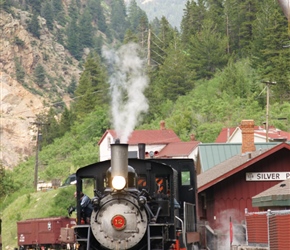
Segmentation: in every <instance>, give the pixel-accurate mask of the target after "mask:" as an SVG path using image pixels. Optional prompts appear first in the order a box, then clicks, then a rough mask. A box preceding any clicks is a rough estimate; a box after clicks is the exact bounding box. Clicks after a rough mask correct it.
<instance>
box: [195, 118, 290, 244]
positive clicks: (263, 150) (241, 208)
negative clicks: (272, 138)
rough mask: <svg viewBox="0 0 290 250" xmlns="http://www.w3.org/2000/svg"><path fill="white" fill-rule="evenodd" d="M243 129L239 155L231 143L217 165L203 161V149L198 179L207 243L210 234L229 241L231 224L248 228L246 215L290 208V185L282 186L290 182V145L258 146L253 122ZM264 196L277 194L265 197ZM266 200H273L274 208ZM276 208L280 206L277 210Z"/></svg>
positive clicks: (261, 144) (247, 122) (199, 156)
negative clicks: (266, 210) (289, 204)
mask: <svg viewBox="0 0 290 250" xmlns="http://www.w3.org/2000/svg"><path fill="white" fill-rule="evenodd" d="M240 128H241V136H242V143H241V147H240V149H239V153H237V150H238V149H237V145H238V144H236V143H233V144H232V143H227V147H228V148H227V150H225V151H224V153H221V154H220V155H221V156H223V157H224V158H223V159H219V160H220V162H219V163H217V164H215V163H212V162H207V161H206V160H205V159H203V158H202V157H203V156H204V155H203V152H202V149H201V150H200V151H199V155H198V159H197V166H196V167H197V170H198V171H199V173H200V174H199V175H198V176H197V187H198V216H199V221H200V223H201V224H203V225H204V231H203V232H201V233H202V234H203V236H204V240H205V241H206V240H207V239H206V237H207V236H206V235H208V234H207V233H208V232H211V234H212V235H214V236H217V235H218V234H220V235H223V236H224V237H228V236H229V235H230V232H229V229H230V227H229V225H230V223H233V224H234V225H236V227H238V226H239V227H240V228H241V229H243V228H245V221H246V220H245V219H246V215H245V211H249V212H260V211H261V210H265V209H269V208H271V209H275V210H276V209H287V208H289V207H288V206H287V202H289V200H287V199H289V195H290V187H289V184H288V183H284V184H285V186H284V185H283V183H282V182H283V181H286V180H287V179H288V178H290V144H289V141H286V140H285V141H280V142H279V141H276V142H270V143H263V142H260V143H255V142H254V141H255V139H254V122H253V121H252V120H245V121H242V123H241V127H240ZM216 145H218V144H216ZM202 147H203V144H200V145H199V148H202ZM207 153H209V152H208V151H207ZM227 154H229V155H227ZM217 161H218V160H217ZM281 183H282V185H283V187H285V188H284V189H283V188H280V189H279V188H276V189H275V191H271V188H273V187H274V186H275V185H279V184H281ZM287 184H288V185H287ZM267 190H270V191H267ZM264 192H265V193H266V194H267V192H270V193H271V192H274V193H275V192H277V193H275V194H273V193H271V195H268V196H267V195H266V196H265V195H264V194H265V193H264ZM285 192H286V194H285ZM265 197H266V198H265ZM265 199H266V200H267V199H269V200H271V201H272V204H271V202H269V201H268V202H266V201H265ZM275 199H276V203H274V201H275ZM284 199H286V200H287V201H284ZM285 202H286V203H285ZM284 203H285V204H284ZM266 204H267V205H268V207H267V206H265V205H266ZM275 204H278V205H279V206H276V207H275V206H274V205H275ZM283 204H284V205H283ZM272 205H273V206H272ZM280 205H281V206H280ZM206 231H208V232H207V233H206ZM242 231H243V230H242ZM237 238H238V237H237ZM237 240H239V239H237Z"/></svg>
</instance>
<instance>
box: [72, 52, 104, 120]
mask: <svg viewBox="0 0 290 250" xmlns="http://www.w3.org/2000/svg"><path fill="white" fill-rule="evenodd" d="M108 87H109V86H108V83H107V76H106V72H105V69H104V67H103V65H102V64H101V60H100V57H99V56H98V54H97V53H91V54H90V55H89V56H88V58H87V61H86V62H85V65H84V71H83V73H82V75H81V77H80V81H79V85H78V86H77V88H76V91H75V96H76V97H77V99H76V102H75V103H74V105H73V110H74V112H75V113H76V116H77V117H83V116H84V115H85V114H88V113H90V112H92V111H93V110H94V109H95V107H96V106H98V105H101V106H102V105H103V104H106V103H108Z"/></svg>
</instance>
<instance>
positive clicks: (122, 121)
mask: <svg viewBox="0 0 290 250" xmlns="http://www.w3.org/2000/svg"><path fill="white" fill-rule="evenodd" d="M138 52H139V46H138V45H137V44H133V43H130V44H126V45H123V46H122V47H120V49H119V50H118V51H113V50H107V49H103V56H104V58H106V60H107V61H108V63H109V67H110V68H109V71H110V74H111V75H110V86H111V97H112V104H111V108H112V117H113V127H114V129H115V131H116V133H117V138H119V139H120V142H121V143H127V142H128V138H129V136H130V134H131V133H132V131H133V130H134V128H135V126H136V125H137V124H138V122H140V118H141V116H140V115H141V114H142V113H145V112H147V110H148V108H149V105H148V102H147V99H146V97H145V96H144V90H145V89H146V87H147V86H148V84H149V81H148V77H147V76H146V74H145V69H146V65H145V61H144V60H142V59H141V58H140V57H139V56H138Z"/></svg>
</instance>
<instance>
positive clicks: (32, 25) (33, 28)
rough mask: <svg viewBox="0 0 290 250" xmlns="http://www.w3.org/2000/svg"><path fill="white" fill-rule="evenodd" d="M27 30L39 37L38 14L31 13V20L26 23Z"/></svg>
mask: <svg viewBox="0 0 290 250" xmlns="http://www.w3.org/2000/svg"><path fill="white" fill-rule="evenodd" d="M27 30H28V31H29V32H30V33H31V34H32V35H33V36H35V37H37V38H39V37H40V25H39V23H38V14H37V13H36V12H34V13H33V16H32V18H31V20H30V21H29V22H28V24H27Z"/></svg>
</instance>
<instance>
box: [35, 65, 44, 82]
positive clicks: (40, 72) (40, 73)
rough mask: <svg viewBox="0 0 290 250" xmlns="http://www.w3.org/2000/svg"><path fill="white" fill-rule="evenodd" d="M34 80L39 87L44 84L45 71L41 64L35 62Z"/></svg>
mask: <svg viewBox="0 0 290 250" xmlns="http://www.w3.org/2000/svg"><path fill="white" fill-rule="evenodd" d="M34 77H35V82H36V84H37V85H38V86H39V87H42V86H43V85H44V84H45V79H46V72H45V69H44V67H43V66H42V65H41V64H37V65H36V67H35V70H34Z"/></svg>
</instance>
